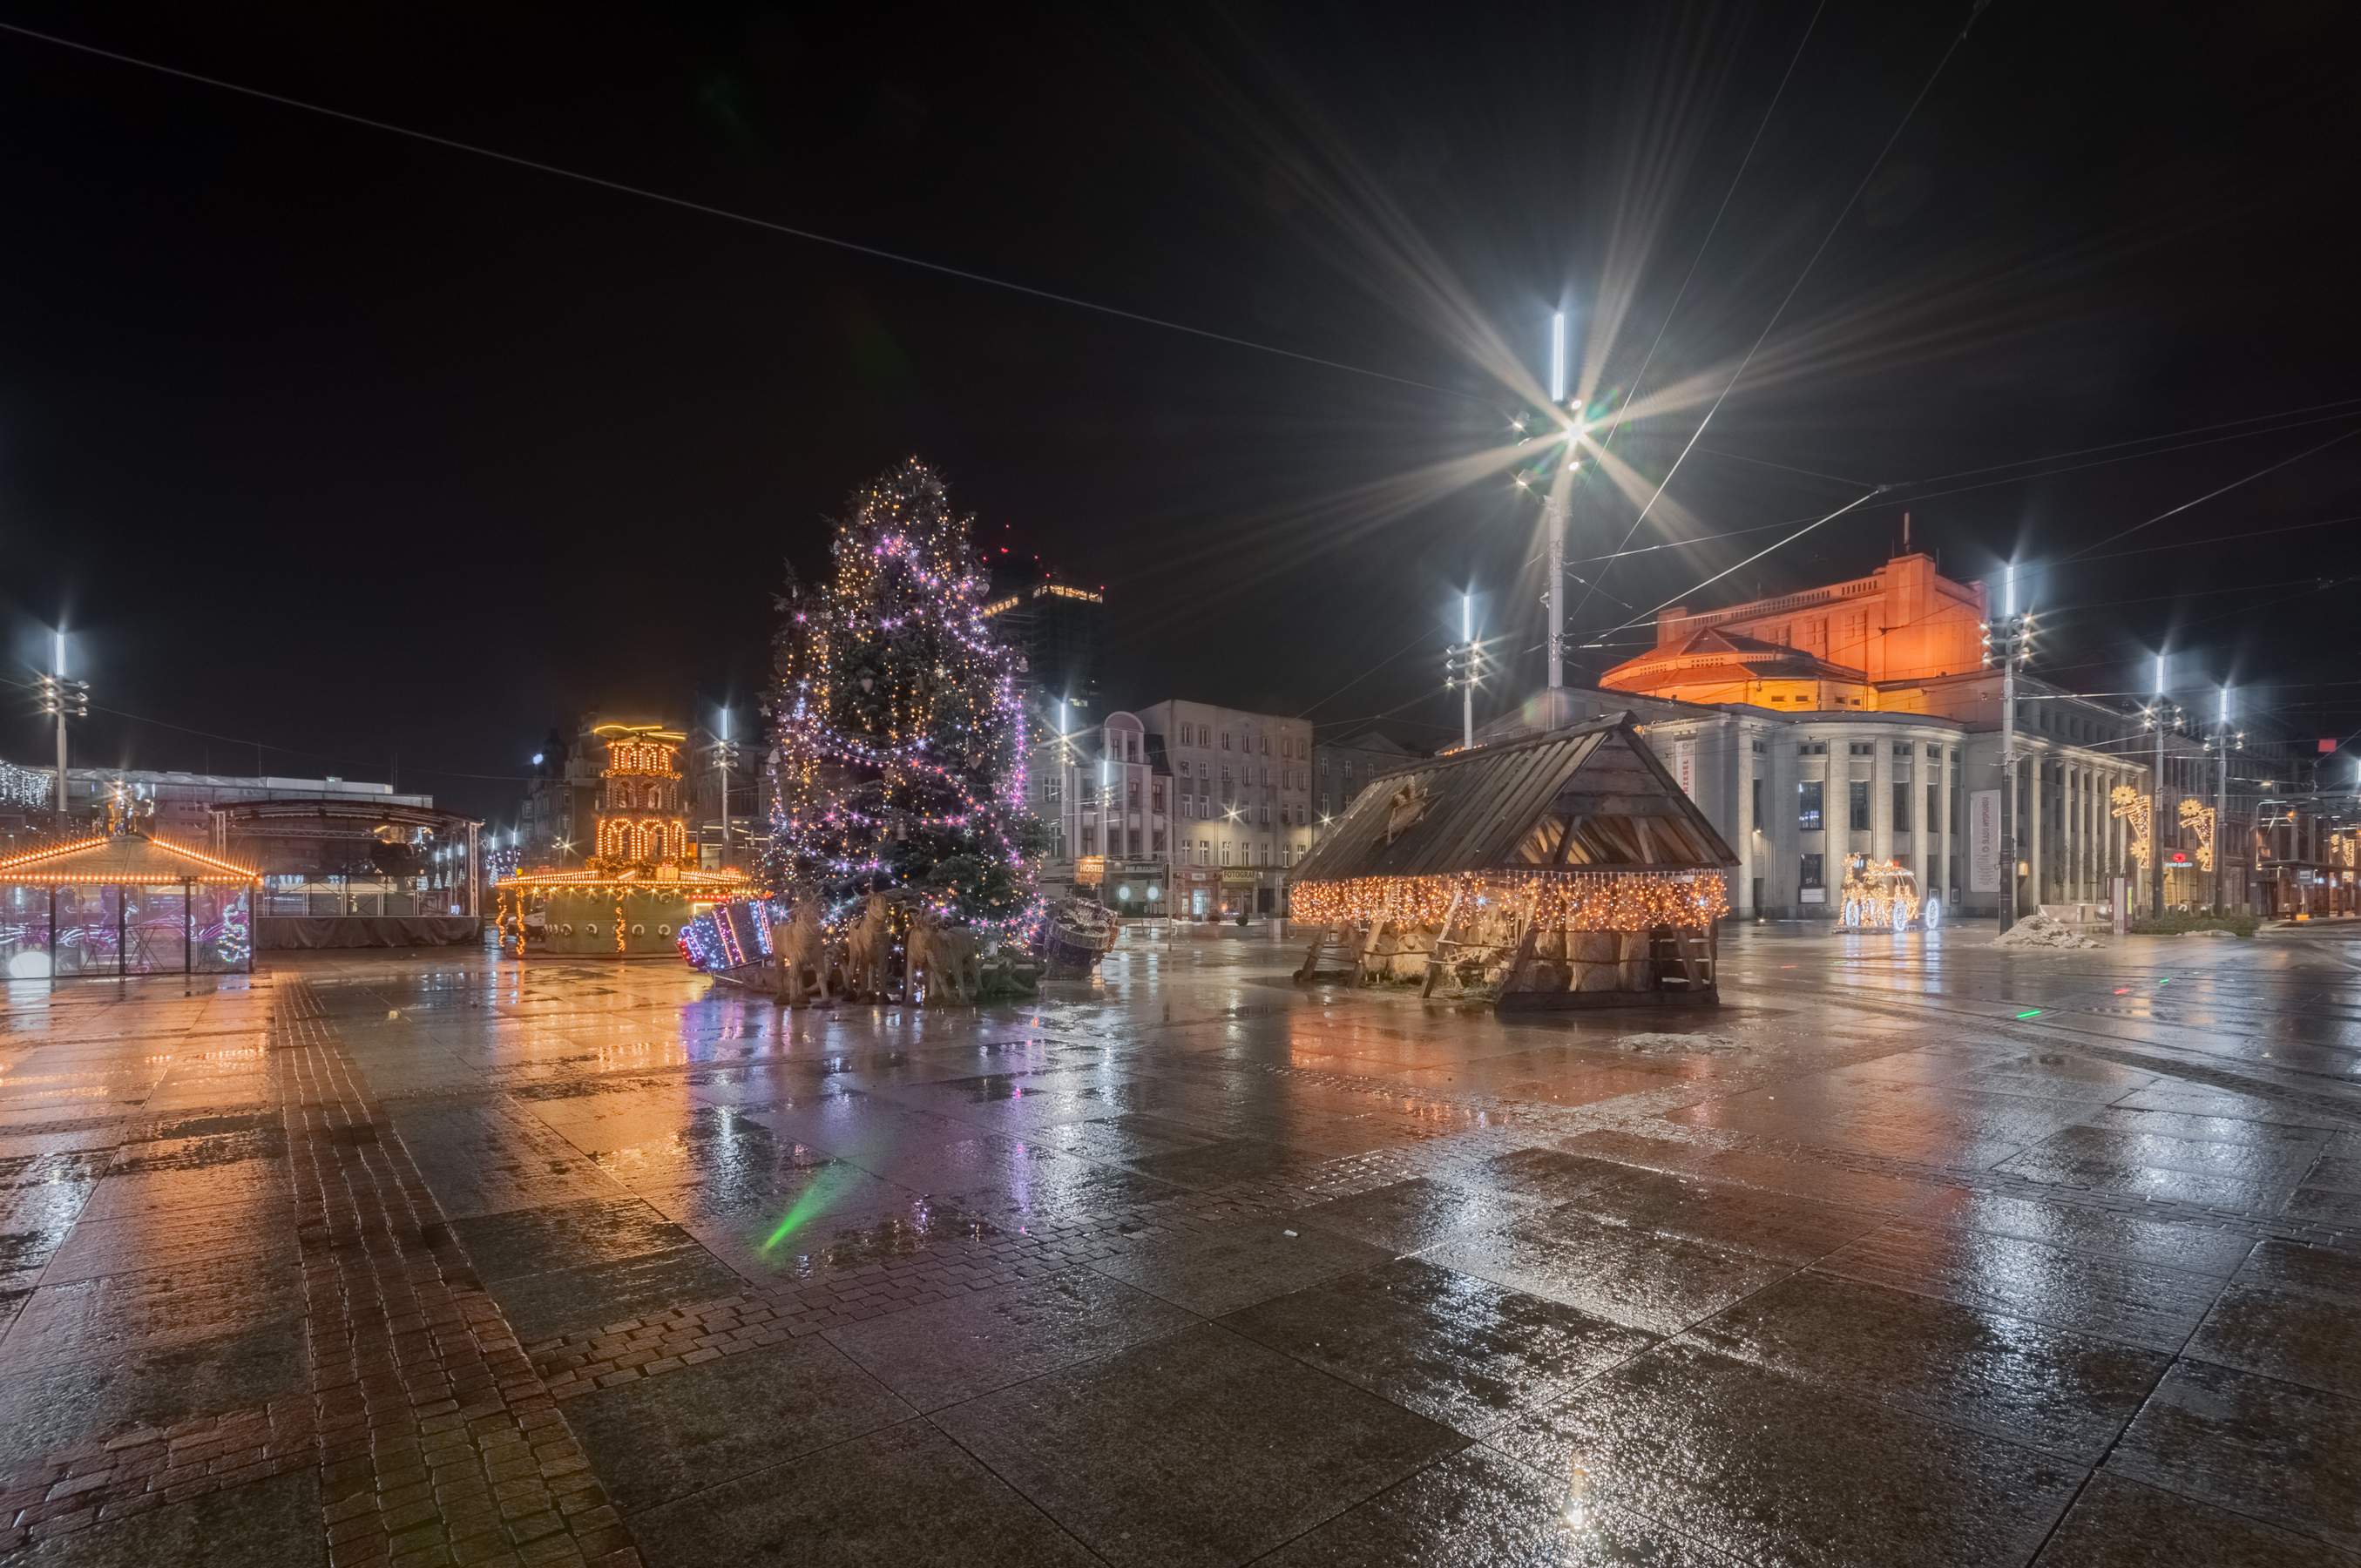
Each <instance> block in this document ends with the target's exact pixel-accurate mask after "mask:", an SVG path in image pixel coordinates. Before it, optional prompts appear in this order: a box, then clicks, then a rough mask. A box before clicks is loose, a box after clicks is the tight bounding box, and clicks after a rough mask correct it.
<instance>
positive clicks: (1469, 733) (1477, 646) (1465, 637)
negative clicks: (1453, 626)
mask: <svg viewBox="0 0 2361 1568" xmlns="http://www.w3.org/2000/svg"><path fill="white" fill-rule="evenodd" d="M1474 601H1475V596H1474V595H1472V594H1464V593H1463V594H1461V595H1460V596H1459V641H1456V642H1454V643H1453V644H1452V645H1451V646H1450V648H1449V649H1447V650H1446V651H1445V652H1444V656H1443V685H1444V689H1445V690H1449V689H1450V688H1451V687H1453V686H1456V687H1458V688H1459V748H1460V750H1461V751H1472V750H1474V748H1475V745H1476V688H1477V686H1478V685H1482V684H1483V678H1484V645H1483V644H1482V643H1480V642H1478V641H1476V610H1475V602H1474Z"/></svg>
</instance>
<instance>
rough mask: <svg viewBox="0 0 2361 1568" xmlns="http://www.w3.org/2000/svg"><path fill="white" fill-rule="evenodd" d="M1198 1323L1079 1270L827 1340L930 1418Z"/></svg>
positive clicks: (935, 1305) (836, 1333) (855, 1327)
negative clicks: (934, 1412) (937, 1412)
mask: <svg viewBox="0 0 2361 1568" xmlns="http://www.w3.org/2000/svg"><path fill="white" fill-rule="evenodd" d="M1197 1321H1199V1320H1198V1319H1197V1317H1196V1316H1195V1315H1194V1314H1193V1313H1190V1312H1187V1311H1183V1310H1181V1309H1180V1308H1179V1307H1175V1306H1173V1305H1172V1304H1171V1303H1170V1302H1168V1301H1162V1300H1159V1299H1157V1298H1156V1297H1153V1296H1150V1295H1148V1293H1147V1292H1146V1291H1143V1290H1135V1289H1133V1288H1131V1287H1130V1286H1128V1285H1125V1284H1122V1283H1119V1282H1118V1281H1116V1280H1114V1279H1111V1278H1108V1277H1106V1276H1104V1275H1103V1274H1100V1273H1097V1272H1096V1271H1094V1270H1092V1269H1087V1268H1081V1269H1071V1270H1068V1271H1067V1272H1065V1273H1062V1274H1057V1275H1053V1276H1051V1277H1049V1278H1046V1279H1032V1280H1026V1281H1024V1282H1022V1283H1020V1284H1016V1285H1006V1286H1002V1287H1000V1288H997V1289H993V1290H980V1291H977V1292H975V1293H973V1294H972V1295H961V1296H958V1297H954V1298H952V1299H950V1300H947V1301H935V1302H930V1303H928V1305H926V1306H923V1307H918V1308H915V1309H913V1310H909V1311H906V1312H896V1313H893V1314H891V1315H889V1316H886V1317H882V1318H873V1319H872V1320H870V1321H867V1322H865V1323H853V1324H851V1325H849V1326H847V1327H844V1328H840V1329H831V1330H829V1332H827V1334H826V1335H824V1336H823V1337H824V1338H826V1339H827V1340H828V1341H829V1343H832V1344H834V1345H836V1346H837V1347H838V1348H839V1349H840V1350H842V1351H843V1352H844V1353H845V1354H847V1355H848V1356H850V1357H851V1358H852V1360H853V1361H854V1362H855V1363H857V1364H858V1365H860V1366H862V1368H863V1369H864V1370H866V1371H867V1372H868V1373H869V1374H870V1375H871V1376H873V1377H875V1378H877V1380H878V1381H879V1382H881V1383H883V1384H884V1385H885V1387H888V1388H891V1389H892V1390H894V1392H895V1393H896V1394H898V1395H900V1396H901V1397H902V1398H904V1399H906V1400H907V1401H909V1402H910V1403H911V1404H912V1405H914V1406H916V1407H917V1409H922V1410H932V1409H939V1408H941V1407H942V1406H944V1405H949V1404H953V1403H956V1402H957V1401H959V1400H961V1399H969V1398H974V1397H975V1396H976V1395H979V1394H985V1393H990V1392H991V1391H992V1390H993V1389H994V1388H1004V1387H1007V1386H1008V1385H1010V1384H1012V1383H1021V1382H1023V1381H1025V1380H1026V1379H1027V1378H1028V1377H1038V1376H1040V1375H1041V1374H1043V1373H1045V1372H1054V1371H1056V1370H1057V1369H1059V1368H1060V1367H1063V1366H1071V1365H1074V1364H1076V1363H1078V1362H1083V1361H1091V1360H1094V1359H1096V1358H1098V1357H1100V1356H1103V1355H1110V1354H1114V1353H1115V1352H1116V1351H1119V1350H1122V1349H1125V1348H1126V1347H1127V1346H1129V1345H1133V1344H1137V1343H1139V1342H1140V1341H1142V1340H1146V1339H1152V1338H1154V1337H1156V1336H1157V1335H1159V1334H1167V1333H1174V1332H1179V1331H1180V1330H1181V1329H1184V1328H1187V1327H1189V1326H1190V1325H1191V1324H1193V1323H1195V1322H1197Z"/></svg>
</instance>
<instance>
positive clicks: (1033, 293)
mask: <svg viewBox="0 0 2361 1568" xmlns="http://www.w3.org/2000/svg"><path fill="white" fill-rule="evenodd" d="M0 32H8V33H14V34H16V36H17V37H19V38H32V39H34V40H36V41H37V42H40V43H45V44H52V45H55V46H56V47H57V48H59V49H72V50H74V51H76V52H77V53H81V54H86V55H91V56H93V57H94V58H96V59H99V60H113V61H114V62H115V63H116V64H118V65H129V66H137V68H138V69H140V70H142V71H155V72H157V73H158V74H159V75H163V76H170V77H176V78H178V79H179V80H181V81H183V82H196V83H197V84H198V85H200V86H204V87H212V88H216V89H218V90H220V91H222V92H225V93H238V94H240V95H242V96H244V97H247V98H253V99H257V100H258V101H260V102H262V103H265V104H277V105H279V106H280V107H281V108H286V109H300V110H302V111H303V112H304V113H306V114H312V115H324V116H326V117H327V118H329V119H332V120H342V121H344V122H345V123H346V124H347V125H354V126H364V127H366V128H367V129H369V130H373V131H383V132H385V133H387V134H388V135H390V136H398V137H410V138H411V139H412V140H413V141H421V142H424V143H426V144H427V145H428V146H430V147H439V148H445V150H447V151H451V152H464V153H468V154H471V155H473V156H474V157H477V158H486V159H491V160H492V161H494V162H496V163H505V164H509V165H511V167H513V168H517V169H529V170H533V172H534V173H537V174H548V175H553V176H555V177H556V178H558V179H560V180H572V181H577V182H578V183H580V184H584V185H590V186H595V187H597V188H598V189H599V190H602V191H611V192H617V193H618V194H620V195H625V196H636V197H639V198H640V199H641V200H642V201H647V202H658V203H663V204H664V205H665V206H668V207H676V208H679V209H680V210H682V211H684V212H691V213H698V214H703V215H704V216H706V217H709V218H721V219H724V220H726V221H728V222H730V223H735V224H745V225H749V226H750V227H753V228H759V229H763V230H767V231H768V232H770V233H772V234H778V235H785V236H787V237H788V238H790V239H800V240H807V241H809V242H810V243H812V244H814V245H825V246H829V247H834V248H835V249H838V250H844V251H850V252H851V253H852V254H854V255H856V256H866V257H869V258H873V259H874V260H879V261H891V262H893V263H895V265H897V266H902V267H914V268H917V269H919V270H921V271H926V272H933V273H938V274H939V275H941V276H943V277H946V278H957V279H960V280H963V281H966V282H970V283H981V284H983V285H984V286H985V287H987V288H993V289H1002V290H1005V291H1008V292H1010V293H1014V294H1024V295H1027V296H1028V297H1030V298H1032V299H1037V300H1047V301H1049V302H1052V303H1055V304H1060V305H1071V306H1072V307H1073V308H1075V309H1076V310H1083V311H1093V312H1095V313H1098V314H1100V315H1105V316H1114V317H1115V318H1117V319H1119V320H1122V321H1127V322H1134V323H1138V324H1139V325H1142V326H1152V327H1160V328H1162V329H1163V330H1164V331H1166V332H1177V333H1181V334H1186V335H1188V336H1191V337H1200V338H1204V339H1206V340H1208V341H1210V342H1213V343H1224V344H1227V345H1230V346H1231V347H1233V348H1245V349H1251V350H1253V351H1254V352H1255V353H1257V354H1269V355H1275V356H1278V357H1279V358H1282V359H1293V360H1297V361H1299V362H1301V363H1302V364H1305V365H1316V366H1319V367H1322V368H1323V369H1328V370H1341V371H1344V372H1345V374H1347V375H1353V376H1366V377H1368V378H1372V379H1374V380H1379V381H1390V382H1392V383H1394V384H1395V385H1396V386H1400V387H1415V388H1417V389H1419V390H1420V391H1423V392H1437V393H1440V394H1442V395H1443V396H1444V397H1448V398H1465V399H1467V400H1469V401H1471V402H1484V401H1486V400H1485V399H1483V398H1482V397H1480V396H1478V395H1477V393H1474V392H1468V391H1463V390H1461V389H1458V388H1455V387H1441V386H1437V385H1435V384H1434V383H1433V382H1431V381H1420V380H1415V379H1413V378H1410V377H1408V376H1396V375H1392V374H1390V373H1389V372H1387V371H1383V370H1372V369H1370V368H1368V367H1367V366H1362V365H1351V364H1347V363H1345V361H1343V360H1341V359H1325V358H1323V357H1321V356H1319V355H1316V354H1303V353H1300V352H1298V351H1297V350H1295V349H1292V348H1280V347H1279V346H1277V345H1273V344H1268V343H1258V342H1257V341H1255V340H1254V339H1253V338H1247V337H1239V336H1236V335H1235V334H1230V333H1225V332H1214V331H1213V330H1211V329H1210V328H1207V327H1201V326H1191V325H1189V324H1188V323H1185V322H1176V321H1171V320H1169V319H1167V318H1165V317H1162V316H1151V315H1148V314H1147V313H1144V312H1140V311H1130V310H1125V309H1124V308H1123V307H1121V306H1120V305H1109V304H1102V303H1101V302H1098V301H1096V300H1086V299H1083V298H1082V297H1080V296H1079V295H1074V294H1061V293H1059V292H1058V291H1055V290H1052V289H1040V288H1036V287H1034V286H1033V285H1031V284H1029V283H1017V282H1012V281H1010V280H1008V279H1005V278H994V277H993V276H991V275H990V274H989V273H983V272H973V271H970V270H968V269H965V268H962V267H952V266H950V265H948V264H946V263H944V262H940V261H928V260H926V259H924V258H920V257H916V256H908V255H905V254H903V253H902V252H900V251H894V250H887V249H885V248H884V247H880V246H874V245H863V244H862V243H861V242H860V241H858V240H851V239H842V238H840V237H838V236H835V235H829V234H821V233H820V232H818V230H816V229H806V228H797V227H796V226H795V225H791V224H782V223H774V222H773V221H772V220H770V219H768V218H758V217H755V216H753V215H752V214H747V213H741V212H736V211H733V210H731V209H730V208H728V207H717V206H714V205H712V204H710V203H705V202H693V201H690V200H689V199H688V198H686V197H685V196H674V195H668V194H666V193H665V192H662V191H653V190H650V189H648V188H647V187H646V186H643V185H629V184H625V183H624V182H623V181H620V180H609V179H606V178H604V177H603V176H600V175H597V174H586V173H583V172H582V171H581V170H575V169H567V168H565V167H564V166H562V165H560V164H555V163H544V162H543V161H541V160H540V159H532V158H524V157H521V156H519V155H518V154H516V153H512V152H502V151H500V149H499V148H489V147H483V146H480V145H478V144H477V143H474V142H465V141H460V140H458V139H456V137H445V136H437V135H435V134H434V132H432V131H422V130H417V129H414V128H413V127H412V126H403V125H397V124H395V123H393V122H392V121H390V120H379V119H372V118H370V117H369V116H368V115H356V114H351V113H349V112H347V111H346V110H343V109H332V108H330V107H328V106H327V105H326V104H313V103H309V102H306V101H305V100H303V99H301V98H291V97H288V96H287V95H285V94H284V93H271V92H266V91H265V90H263V89H262V88H259V87H248V86H246V85H244V84H243V83H241V82H230V81H225V80H224V79H223V78H221V77H218V76H206V75H203V74H201V73H199V72H197V71H183V70H181V68H180V67H178V66H172V65H166V64H163V63H162V62H161V61H159V60H144V59H141V58H140V57H139V56H137V55H130V54H122V53H118V52H117V51H115V50H114V49H100V48H99V47H97V46H96V45H94V44H86V43H82V42H80V41H78V40H76V39H73V38H61V37H60V36H59V35H57V34H55V33H44V32H39V31H37V30H35V29H34V28H31V27H18V26H17V25H16V24H15V23H13V22H0Z"/></svg>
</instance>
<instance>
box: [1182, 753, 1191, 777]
mask: <svg viewBox="0 0 2361 1568" xmlns="http://www.w3.org/2000/svg"><path fill="white" fill-rule="evenodd" d="M1180 776H1181V777H1182V778H1184V779H1185V778H1187V777H1188V776H1189V759H1188V758H1186V757H1183V758H1181V759H1180Z"/></svg>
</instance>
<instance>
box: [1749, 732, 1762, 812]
mask: <svg viewBox="0 0 2361 1568" xmlns="http://www.w3.org/2000/svg"><path fill="white" fill-rule="evenodd" d="M1762 743H1763V742H1761V741H1760V740H1757V741H1756V742H1755V744H1756V745H1758V746H1760V745H1761V744H1762ZM1748 786H1749V787H1748V790H1747V805H1746V809H1747V816H1746V820H1747V821H1749V822H1751V823H1752V824H1753V825H1754V826H1755V827H1756V828H1761V827H1762V826H1763V781H1762V780H1761V779H1760V778H1756V779H1752V780H1750V781H1748Z"/></svg>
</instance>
